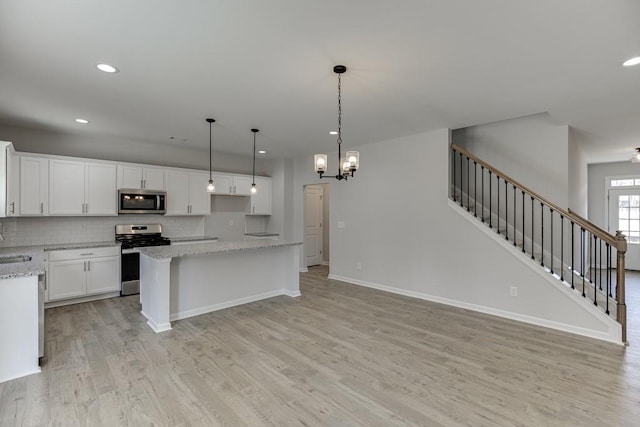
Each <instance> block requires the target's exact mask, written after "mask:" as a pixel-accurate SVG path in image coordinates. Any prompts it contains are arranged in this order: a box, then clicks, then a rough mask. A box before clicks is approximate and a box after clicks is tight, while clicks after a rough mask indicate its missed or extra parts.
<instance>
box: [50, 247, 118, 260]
mask: <svg viewBox="0 0 640 427" xmlns="http://www.w3.org/2000/svg"><path fill="white" fill-rule="evenodd" d="M117 255H120V246H107V247H99V248H84V249H68V250H59V251H50V252H49V255H48V257H49V259H48V261H49V262H55V261H66V260H71V259H87V258H97V257H107V256H117Z"/></svg>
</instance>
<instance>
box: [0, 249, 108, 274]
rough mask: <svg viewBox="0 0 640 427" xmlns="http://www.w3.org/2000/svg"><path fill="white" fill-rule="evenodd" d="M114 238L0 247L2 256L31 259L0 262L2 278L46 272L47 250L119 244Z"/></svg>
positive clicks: (0, 255) (0, 256)
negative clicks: (104, 240)
mask: <svg viewBox="0 0 640 427" xmlns="http://www.w3.org/2000/svg"><path fill="white" fill-rule="evenodd" d="M119 245H120V243H119V242H115V241H113V240H110V241H107V242H86V243H59V244H54V245H37V246H15V247H11V248H0V258H2V257H9V256H14V255H29V256H30V257H31V261H27V262H14V263H11V264H0V279H12V278H15V277H26V276H38V275H40V274H44V273H45V262H46V259H47V256H46V252H47V251H54V250H65V249H84V248H98V247H105V246H119Z"/></svg>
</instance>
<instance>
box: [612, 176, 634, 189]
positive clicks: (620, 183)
mask: <svg viewBox="0 0 640 427" xmlns="http://www.w3.org/2000/svg"><path fill="white" fill-rule="evenodd" d="M636 185H638V186H640V179H636V178H624V179H612V180H611V181H610V186H611V187H633V186H636Z"/></svg>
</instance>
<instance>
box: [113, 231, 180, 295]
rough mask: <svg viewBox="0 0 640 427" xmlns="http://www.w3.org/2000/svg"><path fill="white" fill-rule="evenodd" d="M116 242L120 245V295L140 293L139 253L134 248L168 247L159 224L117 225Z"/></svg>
mask: <svg viewBox="0 0 640 427" xmlns="http://www.w3.org/2000/svg"><path fill="white" fill-rule="evenodd" d="M116 241H118V242H121V243H122V265H121V269H120V271H121V272H122V289H121V291H120V295H133V294H139V293H140V253H138V251H137V250H136V248H142V247H147V246H165V245H170V244H171V240H169V239H168V238H166V237H162V225H160V224H118V225H116Z"/></svg>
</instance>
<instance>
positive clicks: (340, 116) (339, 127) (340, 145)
mask: <svg viewBox="0 0 640 427" xmlns="http://www.w3.org/2000/svg"><path fill="white" fill-rule="evenodd" d="M341 76H342V74H340V73H339V74H338V175H341V174H342V165H341V164H340V161H341V160H340V159H341V158H342V150H341V147H342V79H341Z"/></svg>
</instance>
